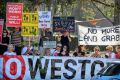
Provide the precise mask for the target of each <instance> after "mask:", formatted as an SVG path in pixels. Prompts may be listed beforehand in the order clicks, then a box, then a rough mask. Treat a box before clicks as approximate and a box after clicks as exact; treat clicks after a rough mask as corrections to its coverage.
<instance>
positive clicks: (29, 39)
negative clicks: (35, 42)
mask: <svg viewBox="0 0 120 80" xmlns="http://www.w3.org/2000/svg"><path fill="white" fill-rule="evenodd" d="M29 47H30V36H29Z"/></svg>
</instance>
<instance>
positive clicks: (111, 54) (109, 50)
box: [105, 46, 116, 59]
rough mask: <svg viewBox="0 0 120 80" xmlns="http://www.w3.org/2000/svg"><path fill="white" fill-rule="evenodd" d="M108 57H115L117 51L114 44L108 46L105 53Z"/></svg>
mask: <svg viewBox="0 0 120 80" xmlns="http://www.w3.org/2000/svg"><path fill="white" fill-rule="evenodd" d="M105 56H106V58H111V59H114V58H116V57H115V53H114V52H113V47H112V46H107V47H106V54H105Z"/></svg>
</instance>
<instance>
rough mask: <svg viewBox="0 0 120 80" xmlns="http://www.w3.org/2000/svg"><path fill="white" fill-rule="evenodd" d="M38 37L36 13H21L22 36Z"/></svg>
mask: <svg viewBox="0 0 120 80" xmlns="http://www.w3.org/2000/svg"><path fill="white" fill-rule="evenodd" d="M35 35H38V13H23V16H22V36H35Z"/></svg>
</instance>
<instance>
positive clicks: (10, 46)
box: [4, 44, 16, 55]
mask: <svg viewBox="0 0 120 80" xmlns="http://www.w3.org/2000/svg"><path fill="white" fill-rule="evenodd" d="M14 50H15V48H14V46H13V45H12V44H9V45H8V50H7V51H6V52H4V55H16V53H15V52H14Z"/></svg>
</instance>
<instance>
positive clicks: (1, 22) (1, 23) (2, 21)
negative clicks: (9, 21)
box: [0, 19, 4, 43]
mask: <svg viewBox="0 0 120 80" xmlns="http://www.w3.org/2000/svg"><path fill="white" fill-rule="evenodd" d="M3 25H4V19H0V43H2V32H3Z"/></svg>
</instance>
